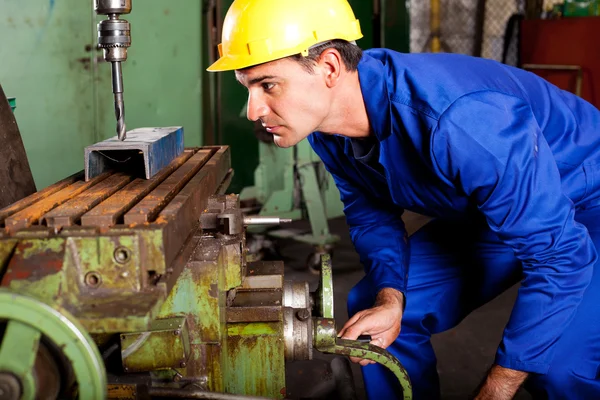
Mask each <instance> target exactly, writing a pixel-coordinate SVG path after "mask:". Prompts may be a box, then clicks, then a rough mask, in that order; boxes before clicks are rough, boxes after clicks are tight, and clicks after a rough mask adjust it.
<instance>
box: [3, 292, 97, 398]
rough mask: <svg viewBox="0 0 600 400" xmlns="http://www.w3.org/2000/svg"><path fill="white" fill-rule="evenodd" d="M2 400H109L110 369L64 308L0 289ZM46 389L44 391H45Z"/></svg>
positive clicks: (83, 331)
mask: <svg viewBox="0 0 600 400" xmlns="http://www.w3.org/2000/svg"><path fill="white" fill-rule="evenodd" d="M0 321H1V323H2V324H3V326H4V335H3V337H2V342H1V343H0V391H1V392H2V399H8V400H12V399H15V400H18V399H23V400H33V399H35V398H36V395H39V394H43V395H44V398H48V397H49V396H48V395H50V398H52V397H53V395H54V394H56V396H57V397H59V396H60V397H61V398H64V397H73V398H79V399H82V400H83V399H86V400H87V399H90V400H96V399H98V400H100V399H105V398H106V371H105V367H104V363H103V362H102V357H101V356H100V353H99V351H98V348H97V347H96V345H95V343H94V342H93V340H92V339H91V337H90V336H89V334H88V333H87V332H86V331H85V329H84V328H83V327H82V326H81V325H80V324H79V322H78V321H77V320H76V319H75V318H74V317H73V316H72V315H70V314H69V313H68V312H67V311H65V310H60V311H59V310H56V309H54V308H52V307H50V306H48V305H47V304H45V303H42V302H41V301H39V300H36V299H34V298H32V297H29V296H25V295H22V294H18V293H14V292H12V291H10V290H8V289H5V288H0ZM42 390H43V391H42Z"/></svg>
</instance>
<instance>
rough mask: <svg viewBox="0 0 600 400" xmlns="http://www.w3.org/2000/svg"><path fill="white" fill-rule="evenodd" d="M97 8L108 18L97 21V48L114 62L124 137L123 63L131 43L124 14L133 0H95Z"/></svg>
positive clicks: (119, 126) (117, 111) (119, 131)
mask: <svg viewBox="0 0 600 400" xmlns="http://www.w3.org/2000/svg"><path fill="white" fill-rule="evenodd" d="M94 10H96V13H97V14H98V15H107V16H108V19H106V20H103V21H100V22H99V23H98V47H99V48H101V49H102V50H103V51H104V60H106V61H108V62H110V63H112V87H113V94H114V97H115V116H116V118H117V136H118V138H119V140H125V132H126V129H125V104H124V102H123V72H122V70H121V62H122V61H125V60H127V48H128V47H129V46H131V26H130V25H129V22H127V21H125V20H124V19H119V16H120V15H121V14H129V13H130V12H131V0H94Z"/></svg>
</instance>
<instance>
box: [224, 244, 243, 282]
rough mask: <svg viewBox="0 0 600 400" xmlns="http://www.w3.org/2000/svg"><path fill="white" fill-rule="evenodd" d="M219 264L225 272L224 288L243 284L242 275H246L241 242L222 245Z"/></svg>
mask: <svg viewBox="0 0 600 400" xmlns="http://www.w3.org/2000/svg"><path fill="white" fill-rule="evenodd" d="M219 265H220V270H221V272H222V274H223V276H222V279H223V280H222V282H223V289H224V290H229V289H233V288H235V287H237V286H240V285H241V284H242V275H245V271H244V270H243V268H242V255H241V248H240V243H239V242H234V243H232V244H227V245H224V246H222V247H221V251H220V253H219Z"/></svg>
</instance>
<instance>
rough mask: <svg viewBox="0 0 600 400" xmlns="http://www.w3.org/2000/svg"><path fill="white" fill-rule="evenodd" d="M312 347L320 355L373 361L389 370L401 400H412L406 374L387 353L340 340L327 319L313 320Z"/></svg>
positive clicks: (395, 359)
mask: <svg viewBox="0 0 600 400" xmlns="http://www.w3.org/2000/svg"><path fill="white" fill-rule="evenodd" d="M313 323H314V329H315V333H314V336H313V337H314V347H315V349H317V350H318V351H320V352H322V353H330V354H340V355H344V356H348V357H358V358H363V359H365V360H371V361H375V362H376V363H379V364H381V365H383V366H384V367H386V368H387V369H389V370H390V371H391V372H392V373H393V374H394V375H395V376H396V378H397V379H398V382H399V383H400V386H401V387H402V398H403V399H404V400H412V386H411V383H410V378H409V377H408V373H407V372H406V370H405V369H404V367H403V366H402V364H401V363H400V361H398V359H397V358H396V357H394V356H393V355H392V354H391V353H390V352H389V351H387V350H385V349H382V348H381V347H377V346H374V345H372V344H369V343H362V342H359V341H358V340H347V339H340V338H338V337H337V335H336V329H335V322H334V320H333V319H329V318H315V320H314V321H313Z"/></svg>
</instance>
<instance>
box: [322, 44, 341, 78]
mask: <svg viewBox="0 0 600 400" xmlns="http://www.w3.org/2000/svg"><path fill="white" fill-rule="evenodd" d="M318 64H319V67H321V68H320V70H321V71H322V73H323V77H324V78H325V84H326V85H327V86H328V87H334V86H335V85H337V83H338V82H339V80H340V76H341V74H342V73H343V71H345V67H344V62H343V61H342V56H341V54H340V52H339V51H337V50H336V49H334V48H329V49H325V50H323V52H322V53H321V56H320V57H319V62H318Z"/></svg>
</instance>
